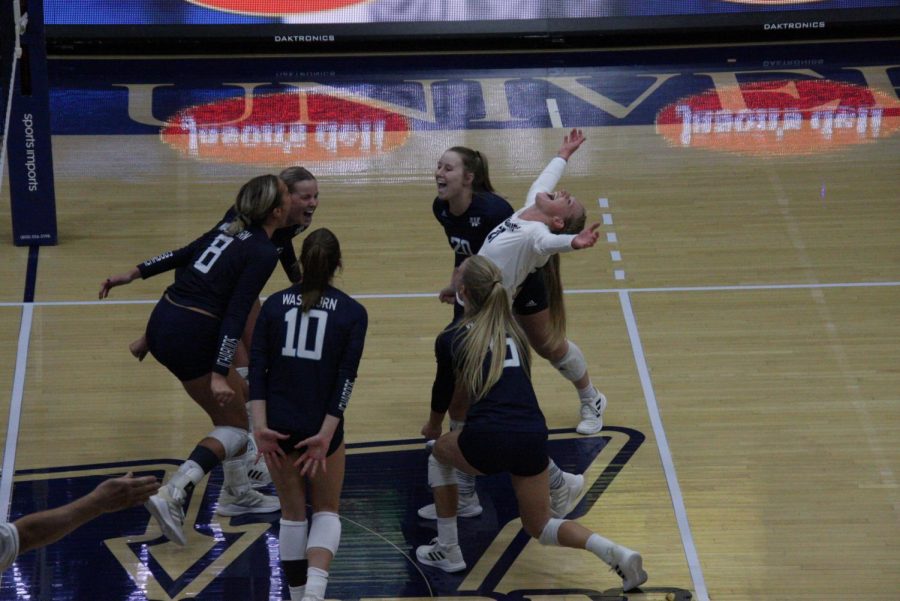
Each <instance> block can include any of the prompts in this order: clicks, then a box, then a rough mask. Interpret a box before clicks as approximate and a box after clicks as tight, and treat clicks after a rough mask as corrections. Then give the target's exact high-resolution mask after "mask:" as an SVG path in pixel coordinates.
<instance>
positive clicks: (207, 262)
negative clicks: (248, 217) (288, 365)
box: [138, 222, 278, 375]
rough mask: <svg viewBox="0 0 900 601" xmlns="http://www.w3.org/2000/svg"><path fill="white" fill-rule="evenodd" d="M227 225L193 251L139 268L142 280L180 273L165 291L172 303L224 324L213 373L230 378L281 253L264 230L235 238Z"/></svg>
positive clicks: (163, 257)
mask: <svg viewBox="0 0 900 601" xmlns="http://www.w3.org/2000/svg"><path fill="white" fill-rule="evenodd" d="M225 227H227V224H226V223H224V222H223V223H222V224H220V227H219V228H216V229H213V230H210V231H209V232H207V233H205V234H203V235H202V236H200V237H199V238H197V239H196V240H194V241H193V242H191V243H190V244H189V245H187V246H185V247H183V248H179V249H178V250H173V251H169V252H167V253H163V254H161V255H159V256H157V257H154V258H152V259H148V260H146V261H144V262H143V263H141V264H140V265H138V269H139V270H140V272H141V277H142V278H145V279H146V278H149V277H151V276H154V275H157V274H159V273H163V272H164V271H169V270H170V269H175V282H174V283H173V284H172V285H171V286H169V287H168V288H167V289H166V295H167V296H168V297H169V299H171V301H172V302H174V303H176V304H179V305H183V306H186V307H195V308H197V309H202V310H204V311H206V312H208V313H212V314H213V315H215V316H216V317H218V318H219V319H221V320H222V325H221V328H220V330H219V342H218V352H217V353H216V361H215V364H214V365H213V366H211V371H216V372H218V373H220V374H223V375H225V374H227V373H228V368H229V367H230V366H231V361H232V359H233V358H234V351H235V349H236V348H237V343H238V340H240V337H241V333H242V332H243V331H244V325H245V324H246V322H247V316H248V315H249V314H250V309H251V308H252V307H253V303H254V302H255V301H256V299H257V298H259V293H260V292H261V291H262V289H263V286H265V284H266V281H268V279H269V276H271V275H272V271H273V270H274V269H275V264H276V263H277V262H278V253H277V252H276V251H275V247H274V246H272V242H271V241H270V240H269V237H268V236H267V235H266V232H265V231H264V230H263V229H262V228H261V227H256V226H251V227H249V228H247V229H245V230H244V231H242V232H239V233H238V234H237V235H235V236H230V235H228V234H226V233H225V232H224V228H225Z"/></svg>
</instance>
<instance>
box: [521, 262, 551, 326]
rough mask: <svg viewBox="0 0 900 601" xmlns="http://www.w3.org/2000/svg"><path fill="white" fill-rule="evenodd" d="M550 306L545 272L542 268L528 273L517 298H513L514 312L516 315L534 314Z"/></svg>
mask: <svg viewBox="0 0 900 601" xmlns="http://www.w3.org/2000/svg"><path fill="white" fill-rule="evenodd" d="M549 306H550V301H549V299H548V298H547V285H546V284H545V283H544V272H543V270H541V269H538V270H537V271H534V272H532V273H529V274H528V277H526V278H525V281H524V282H522V286H521V287H520V288H519V292H518V293H517V294H516V298H515V299H514V300H513V313H515V314H516V315H534V314H535V313H539V312H540V311H543V310H544V309H546V308H548V307H549Z"/></svg>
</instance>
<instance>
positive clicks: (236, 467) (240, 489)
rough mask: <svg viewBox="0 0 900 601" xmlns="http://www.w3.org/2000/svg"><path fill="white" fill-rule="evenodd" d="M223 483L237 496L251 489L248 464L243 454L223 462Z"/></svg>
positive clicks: (224, 486)
mask: <svg viewBox="0 0 900 601" xmlns="http://www.w3.org/2000/svg"><path fill="white" fill-rule="evenodd" d="M222 485H223V488H225V489H227V490H228V492H229V493H230V494H232V495H234V496H235V497H237V496H240V495H242V494H244V493H245V492H247V491H248V490H250V478H249V477H248V476H247V464H246V463H244V458H243V456H242V457H239V458H237V459H226V460H225V461H223V462H222Z"/></svg>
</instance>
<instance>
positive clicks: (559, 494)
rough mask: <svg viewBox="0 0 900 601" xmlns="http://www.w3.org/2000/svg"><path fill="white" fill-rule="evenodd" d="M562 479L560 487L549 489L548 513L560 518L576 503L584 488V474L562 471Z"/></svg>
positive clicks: (569, 511)
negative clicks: (562, 482)
mask: <svg viewBox="0 0 900 601" xmlns="http://www.w3.org/2000/svg"><path fill="white" fill-rule="evenodd" d="M563 481H564V484H563V485H562V486H561V487H560V488H558V489H556V490H554V489H552V488H551V489H550V513H551V514H553V517H555V518H560V519H562V518H564V517H566V516H567V515H569V514H570V513H571V512H572V510H573V509H575V506H576V505H578V500H579V499H580V498H581V491H582V490H583V489H584V476H582V475H581V474H570V473H569V472H563Z"/></svg>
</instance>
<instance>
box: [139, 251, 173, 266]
mask: <svg viewBox="0 0 900 601" xmlns="http://www.w3.org/2000/svg"><path fill="white" fill-rule="evenodd" d="M171 256H172V251H168V252H164V253H163V254H161V255H157V256H155V257H153V258H152V259H147V260H146V261H144V265H147V266H150V265H153V264H154V263H159V262H160V261H163V260H165V259H168V258H169V257H171Z"/></svg>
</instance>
